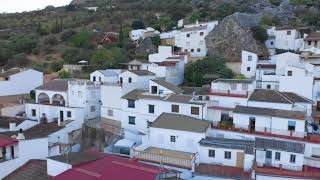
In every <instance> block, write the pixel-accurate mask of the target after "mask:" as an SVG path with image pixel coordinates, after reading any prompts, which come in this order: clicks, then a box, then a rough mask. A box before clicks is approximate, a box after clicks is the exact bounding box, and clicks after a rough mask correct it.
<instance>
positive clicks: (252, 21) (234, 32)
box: [206, 13, 268, 62]
mask: <svg viewBox="0 0 320 180" xmlns="http://www.w3.org/2000/svg"><path fill="white" fill-rule="evenodd" d="M259 20H260V16H259V15H250V14H243V13H234V14H232V15H230V16H228V17H226V18H224V19H223V20H222V21H221V22H220V23H219V25H218V26H217V27H216V28H215V29H214V30H213V31H211V32H210V33H209V34H208V36H207V37H206V45H207V48H208V54H209V55H220V56H223V57H224V58H225V59H226V61H229V62H231V61H240V60H241V51H242V50H248V51H251V52H255V53H257V54H260V55H265V54H268V51H267V49H266V47H265V45H264V44H263V43H261V42H259V41H257V40H256V39H255V38H254V37H253V35H252V31H251V27H254V26H257V25H258V24H259Z"/></svg>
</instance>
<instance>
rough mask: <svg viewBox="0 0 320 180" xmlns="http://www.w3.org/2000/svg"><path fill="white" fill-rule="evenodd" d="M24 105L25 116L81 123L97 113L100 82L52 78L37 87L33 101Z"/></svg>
mask: <svg viewBox="0 0 320 180" xmlns="http://www.w3.org/2000/svg"><path fill="white" fill-rule="evenodd" d="M25 106H26V111H25V113H26V118H27V119H31V120H36V121H38V122H41V121H45V122H58V123H59V124H60V123H63V122H64V121H67V122H68V121H78V122H79V124H82V122H83V121H84V120H89V119H93V118H96V117H99V116H100V85H95V84H94V83H93V82H91V81H89V80H76V79H59V80H52V81H49V82H48V83H46V84H44V85H43V86H39V87H37V88H36V100H35V102H34V103H31V102H30V103H26V104H25Z"/></svg>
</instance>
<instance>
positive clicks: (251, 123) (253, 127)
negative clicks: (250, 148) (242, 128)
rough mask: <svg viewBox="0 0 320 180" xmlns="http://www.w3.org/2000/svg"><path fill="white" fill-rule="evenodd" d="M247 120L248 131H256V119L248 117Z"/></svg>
mask: <svg viewBox="0 0 320 180" xmlns="http://www.w3.org/2000/svg"><path fill="white" fill-rule="evenodd" d="M249 120H250V122H249V125H250V130H251V131H254V130H255V129H256V118H255V117H250V118H249Z"/></svg>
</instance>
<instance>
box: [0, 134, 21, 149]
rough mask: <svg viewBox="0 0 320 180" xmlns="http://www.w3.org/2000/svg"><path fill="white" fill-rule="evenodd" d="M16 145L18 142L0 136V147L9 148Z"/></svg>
mask: <svg viewBox="0 0 320 180" xmlns="http://www.w3.org/2000/svg"><path fill="white" fill-rule="evenodd" d="M17 143H18V140H15V139H12V138H10V137H7V136H4V135H0V147H6V146H11V145H14V144H17Z"/></svg>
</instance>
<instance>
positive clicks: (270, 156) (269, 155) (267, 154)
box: [266, 151, 272, 159]
mask: <svg viewBox="0 0 320 180" xmlns="http://www.w3.org/2000/svg"><path fill="white" fill-rule="evenodd" d="M266 158H267V159H271V158H272V152H271V151H266Z"/></svg>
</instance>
